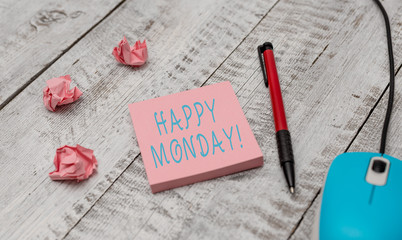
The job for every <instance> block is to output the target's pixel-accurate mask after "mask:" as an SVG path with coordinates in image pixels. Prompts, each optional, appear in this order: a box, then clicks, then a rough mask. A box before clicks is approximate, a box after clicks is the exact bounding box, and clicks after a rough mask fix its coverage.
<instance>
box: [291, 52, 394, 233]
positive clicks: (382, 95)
mask: <svg viewBox="0 0 402 240" xmlns="http://www.w3.org/2000/svg"><path fill="white" fill-rule="evenodd" d="M327 47H328V45H327V46H326V47H325V48H324V50H323V51H325V49H326V48H327ZM321 54H322V52H321V53H320V55H319V56H321ZM316 60H317V59H316ZM316 60H314V62H316ZM312 65H313V64H312ZM312 65H311V66H312ZM401 68H402V64H401V65H400V66H399V67H398V69H397V70H396V72H395V77H396V75H398V73H399V70H401ZM388 88H389V83H388V84H387V86H386V87H385V89H384V91H383V92H382V93H381V95H380V97H379V98H378V99H377V101H376V103H375V104H374V106H373V107H372V108H371V110H370V111H369V113H368V115H367V117H366V119H364V121H363V123H362V125H361V126H360V127H359V129H358V130H357V132H356V134H355V135H354V136H353V138H352V140H351V141H350V142H349V144H348V146H347V147H346V149H345V152H347V151H348V150H349V148H350V146H352V144H353V142H354V141H355V140H356V138H357V136H358V135H359V133H360V131H361V130H362V129H363V127H364V125H366V123H367V121H368V120H369V118H370V117H371V114H372V113H373V112H374V110H375V108H376V107H377V106H378V104H379V103H380V101H381V99H382V98H383V97H384V95H385V93H386V92H387V91H388ZM391 121H392V115H391ZM320 192H321V188H320V189H318V191H317V193H316V194H315V196H314V198H313V200H312V201H311V202H310V204H309V205H308V207H307V208H306V210H305V211H304V212H303V214H302V216H301V218H300V219H299V221H298V222H297V223H296V225H295V227H294V228H293V229H292V231H291V232H290V235H289V237H288V238H287V239H288V240H289V239H290V238H292V236H293V234H294V233H295V232H296V230H297V229H298V228H299V226H300V224H301V222H302V221H303V219H304V216H305V215H306V213H307V212H308V210H310V208H311V206H313V203H314V201H315V200H316V199H317V197H318V195H319V194H320Z"/></svg>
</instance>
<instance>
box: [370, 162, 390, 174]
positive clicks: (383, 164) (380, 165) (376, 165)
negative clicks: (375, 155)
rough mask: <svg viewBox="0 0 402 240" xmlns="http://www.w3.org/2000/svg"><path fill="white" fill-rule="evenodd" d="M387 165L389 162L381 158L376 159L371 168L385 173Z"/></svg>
mask: <svg viewBox="0 0 402 240" xmlns="http://www.w3.org/2000/svg"><path fill="white" fill-rule="evenodd" d="M386 167H387V163H386V162H384V161H381V160H374V163H373V166H372V167H371V169H373V171H374V172H377V173H383V172H384V171H385V168H386Z"/></svg>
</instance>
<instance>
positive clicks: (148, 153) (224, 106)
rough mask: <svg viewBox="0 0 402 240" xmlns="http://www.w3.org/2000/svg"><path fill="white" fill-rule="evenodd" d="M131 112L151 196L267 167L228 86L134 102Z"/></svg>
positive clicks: (208, 87)
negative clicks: (263, 166) (264, 165)
mask: <svg viewBox="0 0 402 240" xmlns="http://www.w3.org/2000/svg"><path fill="white" fill-rule="evenodd" d="M129 109H130V114H131V118H132V120H133V124H134V129H135V133H136V135H137V140H138V144H139V147H140V150H141V154H142V159H143V162H144V165H145V169H146V172H147V176H148V181H149V184H150V186H151V190H152V192H153V193H156V192H160V191H163V190H167V189H171V188H175V187H179V186H184V185H187V184H191V183H195V182H199V181H204V180H207V179H211V178H216V177H220V176H224V175H228V174H231V173H235V172H239V171H243V170H247V169H250V168H255V167H259V166H262V165H263V157H262V152H261V149H260V148H259V146H258V143H257V141H256V139H255V137H254V134H253V132H252V131H251V129H250V126H249V124H248V122H247V119H246V117H245V116H244V113H243V111H242V109H241V107H240V104H239V102H238V100H237V98H236V95H235V93H234V91H233V88H232V86H231V85H230V83H229V82H222V83H218V84H214V85H210V86H205V87H201V88H197V89H194V90H189V91H185V92H180V93H176V94H173V95H169V96H164V97H160V98H155V99H150V100H146V101H143V102H137V103H133V104H130V105H129Z"/></svg>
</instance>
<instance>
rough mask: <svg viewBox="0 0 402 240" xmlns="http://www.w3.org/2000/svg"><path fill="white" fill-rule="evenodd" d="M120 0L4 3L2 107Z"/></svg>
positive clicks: (0, 9) (0, 23)
mask: <svg viewBox="0 0 402 240" xmlns="http://www.w3.org/2000/svg"><path fill="white" fill-rule="evenodd" d="M120 1H121V0H112V1H109V0H101V1H94V0H91V1H80V0H70V1H62V0H45V1H43V0H33V1H30V0H25V1H14V0H2V1H1V3H0V29H1V35H0V56H1V57H0V105H2V104H3V103H4V101H6V99H7V98H9V97H10V96H11V95H12V94H13V93H14V92H16V91H18V89H19V88H21V87H22V86H23V85H24V84H26V83H28V82H29V81H30V80H31V79H32V78H35V74H37V73H38V72H40V71H41V70H42V69H43V68H46V67H47V66H48V65H49V64H51V62H52V61H54V59H56V58H57V57H58V56H60V55H61V54H63V53H64V52H65V51H67V49H68V48H69V46H70V45H72V44H73V43H74V42H75V41H76V40H77V39H78V38H80V36H82V35H83V34H85V32H87V31H88V30H89V29H90V28H91V27H93V26H94V25H95V24H96V23H97V22H98V21H100V20H101V19H102V18H103V17H105V16H106V15H107V14H108V13H109V12H110V11H111V10H112V9H113V8H114V7H115V6H117V5H118V4H119V3H120Z"/></svg>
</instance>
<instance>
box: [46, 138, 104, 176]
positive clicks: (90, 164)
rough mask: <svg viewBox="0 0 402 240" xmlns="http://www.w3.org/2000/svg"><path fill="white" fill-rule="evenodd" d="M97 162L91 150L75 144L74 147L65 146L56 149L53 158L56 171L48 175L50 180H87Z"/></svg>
mask: <svg viewBox="0 0 402 240" xmlns="http://www.w3.org/2000/svg"><path fill="white" fill-rule="evenodd" d="M97 164H98V161H97V160H96V158H95V156H94V152H93V151H92V150H91V149H88V148H84V147H82V146H80V145H78V144H77V146H76V147H73V146H67V145H65V146H64V147H61V148H58V149H57V150H56V156H55V157H54V166H55V167H56V170H54V171H53V172H51V173H49V177H50V178H51V179H52V180H77V181H81V180H84V179H87V178H88V177H89V176H90V175H91V174H92V173H93V171H94V170H96V166H97Z"/></svg>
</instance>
